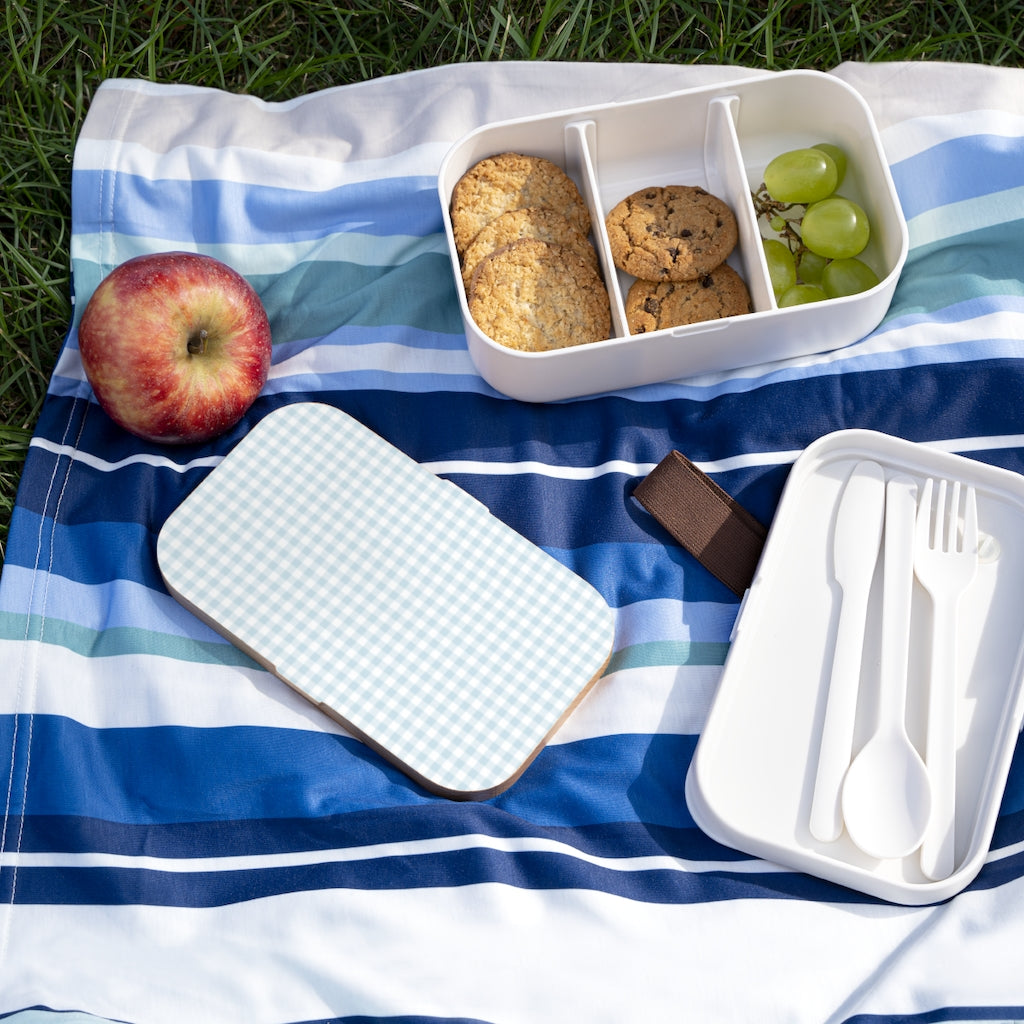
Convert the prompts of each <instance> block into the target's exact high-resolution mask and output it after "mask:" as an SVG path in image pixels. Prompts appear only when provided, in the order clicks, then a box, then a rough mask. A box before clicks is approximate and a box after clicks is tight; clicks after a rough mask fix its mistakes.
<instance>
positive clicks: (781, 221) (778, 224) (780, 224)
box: [771, 217, 786, 231]
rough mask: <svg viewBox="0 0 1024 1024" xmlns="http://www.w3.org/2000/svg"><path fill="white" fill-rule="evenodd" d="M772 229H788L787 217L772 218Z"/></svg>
mask: <svg viewBox="0 0 1024 1024" xmlns="http://www.w3.org/2000/svg"><path fill="white" fill-rule="evenodd" d="M771 229H772V231H785V230H786V218H785V217H772V219H771Z"/></svg>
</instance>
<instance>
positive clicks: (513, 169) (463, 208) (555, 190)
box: [451, 153, 590, 256]
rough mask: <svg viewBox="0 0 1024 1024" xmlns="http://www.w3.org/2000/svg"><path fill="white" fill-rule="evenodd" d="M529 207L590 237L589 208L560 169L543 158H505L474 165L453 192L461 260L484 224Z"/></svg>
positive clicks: (500, 156)
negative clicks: (557, 216)
mask: <svg viewBox="0 0 1024 1024" xmlns="http://www.w3.org/2000/svg"><path fill="white" fill-rule="evenodd" d="M524 206H550V207H551V208H552V209H555V210H557V211H558V212H559V213H561V214H562V216H563V217H566V218H567V219H568V220H570V221H572V222H573V223H574V224H575V225H576V226H577V227H578V228H579V229H580V231H581V232H582V233H583V234H584V235H588V234H590V213H589V211H588V210H587V204H586V203H585V202H584V200H583V196H581V195H580V191H579V189H578V188H577V187H576V184H575V182H573V180H572V179H571V178H570V177H569V176H568V175H567V174H566V173H565V171H563V170H562V169H561V167H559V166H557V164H553V163H552V162H551V161H550V160H546V159H544V157H539V156H524V155H523V154H521V153H500V154H498V155H497V156H490V157H486V158H485V159H483V160H481V161H480V162H479V163H477V164H474V165H473V166H472V167H471V168H470V169H469V170H468V171H466V173H465V174H464V175H463V176H462V177H461V178H460V179H459V180H458V181H457V182H456V183H455V188H454V189H452V199H451V217H452V234H453V235H454V237H455V247H456V249H458V251H459V255H460V256H461V255H462V254H463V253H465V251H466V247H467V246H468V245H469V243H470V242H472V241H473V239H474V238H476V236H477V234H478V233H479V232H480V230H481V229H482V228H483V227H484V225H485V224H489V223H490V222H491V221H492V220H494V219H495V218H496V217H499V216H501V214H503V213H506V212H507V211H508V210H516V209H519V208H521V207H524Z"/></svg>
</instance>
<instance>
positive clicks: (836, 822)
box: [809, 462, 885, 843]
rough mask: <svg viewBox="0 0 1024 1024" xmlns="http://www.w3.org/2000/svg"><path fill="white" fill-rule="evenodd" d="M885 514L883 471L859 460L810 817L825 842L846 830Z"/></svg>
mask: <svg viewBox="0 0 1024 1024" xmlns="http://www.w3.org/2000/svg"><path fill="white" fill-rule="evenodd" d="M884 510H885V472H884V470H883V469H882V467H881V466H880V465H879V464H878V463H877V462H858V463H857V464H856V465H855V466H854V467H853V472H851V473H850V476H849V479H848V480H847V481H846V486H845V487H844V488H843V494H842V497H841V498H840V501H839V508H838V511H837V512H836V522H835V530H834V534H833V540H832V549H833V559H832V560H833V565H834V575H835V579H836V582H837V583H838V584H839V586H840V589H841V590H842V592H843V596H842V603H841V604H840V606H839V624H838V626H837V627H836V642H835V650H834V652H833V655H832V675H831V678H830V680H829V685H828V700H827V702H826V704H825V720H824V723H823V724H822V728H821V747H820V748H819V751H818V773H817V776H816V778H815V782H814V797H813V799H812V801H811V814H810V819H809V826H810V830H811V835H813V836H814V838H815V839H820V840H821V841H822V842H825V843H829V842H833V841H835V840H836V839H838V838H839V836H840V835H841V834H842V831H843V814H842V807H841V804H840V796H841V794H842V791H843V776H844V775H845V774H846V769H847V768H848V767H849V766H850V751H851V749H852V748H853V724H854V720H855V718H856V716H857V692H858V690H859V688H860V666H861V655H862V651H863V647H864V629H865V625H866V622H867V613H868V595H869V593H870V590H871V579H872V577H873V576H874V574H875V563H876V562H877V561H878V547H879V544H880V543H881V541H882V522H883V516H884Z"/></svg>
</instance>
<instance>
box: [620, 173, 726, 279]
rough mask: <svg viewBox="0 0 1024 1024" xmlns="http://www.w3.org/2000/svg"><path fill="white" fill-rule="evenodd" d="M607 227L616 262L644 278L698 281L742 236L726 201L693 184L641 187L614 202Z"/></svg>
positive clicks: (627, 271)
mask: <svg viewBox="0 0 1024 1024" xmlns="http://www.w3.org/2000/svg"><path fill="white" fill-rule="evenodd" d="M606 227H607V229H608V240H609V242H610V243H611V252H612V258H613V259H614V261H615V265H616V266H617V267H618V268H619V269H620V270H624V271H625V272H626V273H627V274H632V275H633V276H634V277H638V278H642V279H643V280H645V281H695V280H697V279H698V278H700V277H702V276H703V275H704V274H707V273H708V272H709V271H711V270H713V269H714V268H715V267H717V266H719V264H721V263H723V262H724V261H725V259H726V257H727V256H728V255H729V253H730V252H732V250H733V249H734V248H735V246H736V241H737V238H738V231H737V227H736V218H735V216H734V215H733V212H732V210H731V209H729V207H728V205H727V204H726V203H724V202H723V201H722V200H721V199H719V198H718V197H717V196H713V195H712V194H711V193H710V192H707V191H705V190H704V189H702V188H697V187H696V186H693V185H667V186H658V187H654V186H652V187H650V188H643V189H640V190H639V191H637V192H634V193H633V194H632V195H630V196H627V197H626V198H625V199H623V200H622V201H621V202H619V203H618V204H616V206H615V207H614V208H613V209H612V211H611V212H610V213H609V214H608V217H607V219H606Z"/></svg>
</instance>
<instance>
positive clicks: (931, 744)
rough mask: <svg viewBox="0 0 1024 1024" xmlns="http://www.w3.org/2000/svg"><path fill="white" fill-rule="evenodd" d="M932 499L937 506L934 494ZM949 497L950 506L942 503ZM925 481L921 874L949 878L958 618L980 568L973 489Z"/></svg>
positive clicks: (919, 567) (918, 555)
mask: <svg viewBox="0 0 1024 1024" xmlns="http://www.w3.org/2000/svg"><path fill="white" fill-rule="evenodd" d="M933 490H935V491H937V494H936V497H935V501H934V503H933V501H932V492H933ZM947 492H948V493H949V498H948V500H947ZM960 497H961V486H960V482H959V481H956V480H954V481H952V484H951V485H949V484H948V482H947V481H946V480H939V481H938V486H937V487H934V486H933V481H932V480H930V479H929V480H926V481H925V484H924V488H923V490H922V493H921V500H920V503H919V505H918V511H917V525H916V534H915V538H914V572H915V573H916V575H917V578H918V580H919V581H920V583H921V585H922V586H923V587H924V588H925V590H927V591H928V594H929V595H930V597H931V601H932V638H931V639H932V643H931V652H932V653H931V671H930V680H931V682H930V687H929V692H928V721H927V730H926V737H925V764H926V765H927V766H928V772H929V774H930V775H931V779H932V815H931V818H930V820H929V823H928V830H927V832H926V833H925V837H924V840H923V842H922V844H921V870H922V871H923V872H924V873H925V875H927V877H928V878H930V879H933V880H938V879H942V878H948V877H949V876H950V875H951V874H952V873H953V868H954V866H955V839H956V664H957V610H958V606H959V603H960V598H961V596H962V595H963V593H964V591H965V590H966V589H967V587H968V586H969V585H970V583H971V581H972V580H973V579H974V575H975V573H976V571H977V568H978V510H977V502H976V498H975V493H974V488H973V487H969V486H968V487H966V488H964V494H963V519H962V523H963V528H962V530H961V512H960V504H961V502H960Z"/></svg>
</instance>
